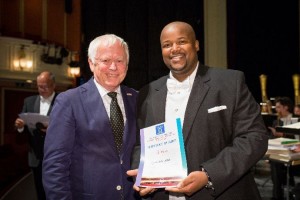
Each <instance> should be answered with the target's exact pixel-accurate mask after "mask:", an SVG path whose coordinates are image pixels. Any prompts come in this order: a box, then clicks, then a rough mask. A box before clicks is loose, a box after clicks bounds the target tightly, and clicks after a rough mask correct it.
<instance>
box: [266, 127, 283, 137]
mask: <svg viewBox="0 0 300 200" xmlns="http://www.w3.org/2000/svg"><path fill="white" fill-rule="evenodd" d="M268 128H269V129H270V130H271V132H272V134H273V135H274V136H275V137H283V135H284V134H283V133H282V132H277V131H276V129H275V128H273V127H268Z"/></svg>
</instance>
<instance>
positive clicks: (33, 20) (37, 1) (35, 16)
mask: <svg viewBox="0 0 300 200" xmlns="http://www.w3.org/2000/svg"><path fill="white" fill-rule="evenodd" d="M42 10H43V9H42V1H41V0H24V36H25V38H26V39H33V40H41V39H42V16H43V15H42Z"/></svg>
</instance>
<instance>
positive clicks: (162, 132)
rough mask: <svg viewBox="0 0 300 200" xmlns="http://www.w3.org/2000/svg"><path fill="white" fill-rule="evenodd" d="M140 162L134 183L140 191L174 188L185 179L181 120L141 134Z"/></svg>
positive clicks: (155, 127)
mask: <svg viewBox="0 0 300 200" xmlns="http://www.w3.org/2000/svg"><path fill="white" fill-rule="evenodd" d="M140 135H141V137H140V138H141V160H140V165H139V169H138V175H137V179H136V183H135V185H136V186H140V187H154V188H163V187H176V186H177V184H178V183H179V182H180V181H181V180H182V179H184V178H185V177H186V176H187V163H186V155H185V150H184V142H183V136H182V127H181V121H180V119H179V118H178V119H176V120H174V121H170V122H165V123H161V124H157V125H153V126H150V127H147V128H144V129H141V131H140Z"/></svg>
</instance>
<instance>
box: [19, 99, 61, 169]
mask: <svg viewBox="0 0 300 200" xmlns="http://www.w3.org/2000/svg"><path fill="white" fill-rule="evenodd" d="M56 96H57V93H55V95H54V98H53V100H52V102H51V105H50V107H49V110H48V113H47V115H48V116H49V114H50V112H51V110H52V107H53V104H54V100H55V98H56ZM27 112H28V113H40V95H34V96H30V97H27V98H25V99H24V104H23V109H22V113H27ZM23 132H24V133H25V134H27V135H28V140H29V147H30V148H29V151H28V165H29V166H30V167H37V166H38V165H39V164H41V158H40V155H42V154H43V151H42V149H43V146H44V141H43V140H44V136H43V135H41V137H37V135H36V134H35V133H36V132H37V131H36V129H30V128H28V127H27V126H26V125H25V127H24V131H23Z"/></svg>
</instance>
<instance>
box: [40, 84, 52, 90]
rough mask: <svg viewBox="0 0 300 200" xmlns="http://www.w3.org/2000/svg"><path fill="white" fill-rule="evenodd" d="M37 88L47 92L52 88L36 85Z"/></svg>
mask: <svg viewBox="0 0 300 200" xmlns="http://www.w3.org/2000/svg"><path fill="white" fill-rule="evenodd" d="M37 87H38V89H41V90H49V89H50V88H51V87H52V86H48V85H38V86H37Z"/></svg>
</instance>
